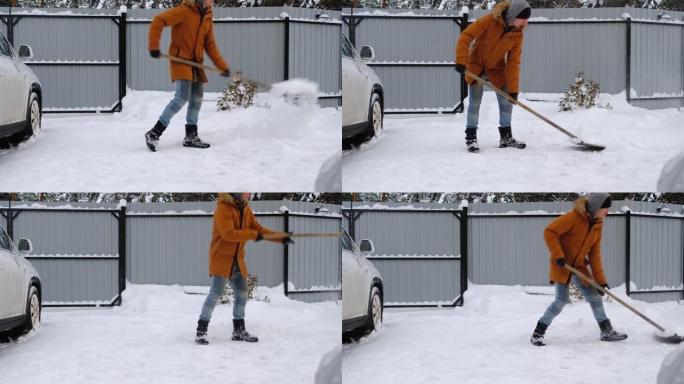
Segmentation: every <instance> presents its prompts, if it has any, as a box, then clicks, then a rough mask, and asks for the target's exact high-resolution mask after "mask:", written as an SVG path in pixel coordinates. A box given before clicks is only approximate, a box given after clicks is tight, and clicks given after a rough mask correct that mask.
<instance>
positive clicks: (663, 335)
mask: <svg viewBox="0 0 684 384" xmlns="http://www.w3.org/2000/svg"><path fill="white" fill-rule="evenodd" d="M565 268H566V269H567V270H569V271H570V272H572V273H574V274H575V275H577V276H578V277H579V278H580V279H582V280H584V281H586V282H587V283H589V284H591V286H592V287H594V288H596V289H598V290H600V291H601V292H603V293H605V294H606V295H608V296H610V297H611V298H612V299H613V300H615V301H617V302H618V303H620V304H622V305H623V306H625V307H626V308H627V309H629V310H630V311H632V312H634V313H635V314H636V315H637V316H639V317H641V318H642V319H644V320H646V321H647V322H648V323H649V324H651V325H652V326H654V327H656V328H657V329H658V332H656V337H657V338H658V339H660V340H662V341H665V342H667V343H673V344H679V343H681V342H682V341H684V336H679V335H678V334H676V333H674V332H668V331H667V330H665V328H663V327H662V326H661V325H660V324H658V323H656V322H655V321H653V320H651V319H649V318H648V317H646V315H644V314H643V313H641V312H639V311H637V310H636V309H635V308H634V307H632V306H631V305H629V304H627V303H625V302H624V301H622V300H621V299H620V298H619V297H617V296H615V295H614V294H613V293H612V292H610V291H609V290H607V289H605V288H603V287H602V286H600V285H599V284H598V283H597V282H596V281H594V280H593V279H591V278H589V277H588V276H587V275H585V274H583V273H582V272H580V271H578V270H577V269H575V268H573V267H571V266H569V265H568V264H565Z"/></svg>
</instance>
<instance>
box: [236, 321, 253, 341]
mask: <svg viewBox="0 0 684 384" xmlns="http://www.w3.org/2000/svg"><path fill="white" fill-rule="evenodd" d="M233 340H234V341H246V342H248V343H256V342H257V341H259V338H258V337H256V336H252V335H250V334H249V332H247V331H246V330H245V321H244V320H235V319H233Z"/></svg>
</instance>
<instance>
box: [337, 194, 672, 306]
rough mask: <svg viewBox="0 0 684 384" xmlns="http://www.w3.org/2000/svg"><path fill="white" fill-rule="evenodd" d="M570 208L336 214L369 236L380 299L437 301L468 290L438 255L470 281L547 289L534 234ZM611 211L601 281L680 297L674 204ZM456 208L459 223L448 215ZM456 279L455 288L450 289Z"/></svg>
mask: <svg viewBox="0 0 684 384" xmlns="http://www.w3.org/2000/svg"><path fill="white" fill-rule="evenodd" d="M508 205H511V207H509V208H508V209H506V206H508ZM571 206H572V205H571V203H515V204H472V205H471V206H470V207H469V208H468V209H469V210H470V211H469V212H465V211H464V210H459V209H458V206H457V205H451V204H444V205H435V204H430V205H424V204H411V205H406V204H403V205H402V204H395V203H393V204H387V205H386V206H385V207H383V206H382V205H374V206H368V205H366V206H363V205H361V206H359V204H358V203H355V204H354V206H353V207H352V208H350V207H349V205H348V203H347V204H345V206H344V208H343V213H344V215H345V218H346V223H345V224H346V227H347V228H348V229H349V231H350V234H351V235H352V237H354V238H355V240H360V239H362V238H369V239H371V240H373V241H374V243H375V246H376V254H377V255H374V256H371V257H370V259H371V260H373V262H374V263H375V264H376V266H377V267H378V269H379V270H380V272H381V274H382V275H383V278H384V280H385V284H386V286H387V292H388V293H387V295H388V301H390V302H400V303H402V304H404V305H405V304H407V303H413V304H415V305H425V304H427V303H432V304H433V305H440V304H443V303H444V301H445V297H446V296H448V294H449V293H453V292H457V293H458V294H459V295H460V294H461V293H462V292H464V291H465V289H467V280H465V277H464V276H465V275H464V274H465V271H464V270H461V271H460V273H453V271H451V270H449V269H447V268H446V266H445V260H443V259H444V258H449V257H452V256H454V255H458V258H459V259H460V262H461V263H463V264H459V265H458V267H461V268H465V269H466V270H467V278H468V280H470V281H471V282H473V283H475V284H497V285H526V286H543V285H547V284H548V283H549V280H548V257H549V256H548V249H547V248H546V244H545V242H544V238H543V231H544V228H545V227H546V226H547V225H548V224H549V222H550V221H551V220H553V219H554V218H555V217H557V216H558V215H560V214H561V213H562V212H564V211H567V210H568V209H570V208H571ZM623 206H624V207H629V206H632V207H633V208H632V210H633V211H630V210H629V209H625V210H624V212H623V211H622V210H621V208H622V207H623ZM437 207H439V208H437ZM613 207H614V209H613V210H612V211H611V213H610V215H609V217H608V218H607V219H606V222H605V224H604V228H603V238H602V243H601V249H602V257H603V265H604V269H605V270H606V275H607V278H608V280H609V284H610V285H611V286H618V285H621V284H624V283H625V282H629V283H628V284H625V290H626V293H627V295H629V296H631V297H634V298H636V299H639V300H644V301H667V300H676V299H681V298H682V297H684V215H682V214H680V213H679V211H678V210H677V209H678V208H681V206H675V205H669V207H667V208H669V209H670V211H671V212H670V213H660V214H657V213H655V212H657V211H658V210H660V208H663V205H660V204H653V203H643V202H637V203H635V202H626V201H616V202H614V205H613ZM459 212H460V214H461V215H465V216H466V217H467V219H466V220H461V221H459V220H457V219H454V218H453V216H456V215H459ZM462 223H466V225H465V226H464V225H463V224H462ZM464 232H465V233H464ZM456 250H458V253H457V251H456ZM408 261H412V262H413V263H412V264H411V263H408ZM454 261H455V260H454ZM414 275H417V276H418V277H419V278H415V277H414ZM459 284H463V285H462V289H461V291H453V287H454V285H456V286H458V285H459ZM452 297H454V296H452Z"/></svg>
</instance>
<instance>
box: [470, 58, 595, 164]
mask: <svg viewBox="0 0 684 384" xmlns="http://www.w3.org/2000/svg"><path fill="white" fill-rule="evenodd" d="M465 73H466V75H468V76H470V77H472V78H473V79H475V80H476V81H477V82H478V83H480V84H482V85H487V86H488V87H490V88H492V89H493V90H494V92H496V93H498V94H499V95H501V96H502V97H504V98H505V99H506V100H508V101H510V102H511V103H513V105H517V106H519V107H521V108H523V109H524V110H526V111H527V112H529V113H531V114H533V115H534V116H536V117H538V118H540V119H541V120H543V121H545V122H546V123H548V124H549V125H551V126H552V127H554V128H556V129H557V130H559V131H561V132H563V133H564V134H565V135H566V136H568V137H570V138H571V139H572V142H573V144H575V145H578V146H579V147H580V149H585V150H588V151H603V150H604V149H606V147H605V146H603V145H598V144H591V143H587V142H586V141H584V140H582V139H580V138H579V137H577V136H576V135H575V134H573V133H572V132H570V131H568V130H566V129H564V128H563V127H561V126H560V125H558V124H556V123H554V122H553V121H551V120H549V119H547V118H546V117H544V116H543V115H542V114H540V113H539V112H537V111H535V110H534V109H532V108H530V107H528V106H527V105H525V104H524V103H523V102H522V101H518V100H516V99H514V98H512V97H511V96H510V95H509V94H508V93H506V92H504V91H502V90H500V89H499V88H497V87H495V86H494V84H492V83H490V82H489V81H487V80H485V79H483V78H481V77H480V76H478V75H476V74H474V73H472V72H470V71H468V70H466V71H465Z"/></svg>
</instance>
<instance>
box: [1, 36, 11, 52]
mask: <svg viewBox="0 0 684 384" xmlns="http://www.w3.org/2000/svg"><path fill="white" fill-rule="evenodd" d="M0 55H2V56H9V57H12V47H11V46H10V44H9V42H8V41H7V39H5V36H3V35H2V34H1V33H0Z"/></svg>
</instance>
